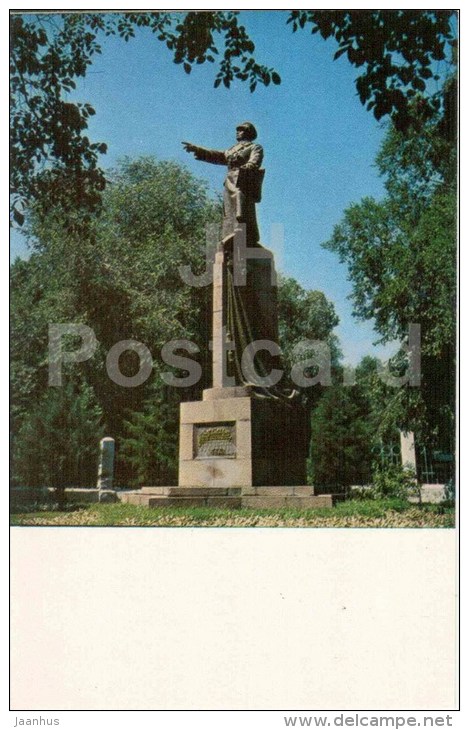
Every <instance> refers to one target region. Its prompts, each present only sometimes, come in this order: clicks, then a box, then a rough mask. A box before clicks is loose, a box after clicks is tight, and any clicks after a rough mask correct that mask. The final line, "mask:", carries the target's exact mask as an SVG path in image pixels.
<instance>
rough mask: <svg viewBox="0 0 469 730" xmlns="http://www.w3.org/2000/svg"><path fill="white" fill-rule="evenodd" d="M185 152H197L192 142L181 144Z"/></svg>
mask: <svg viewBox="0 0 469 730" xmlns="http://www.w3.org/2000/svg"><path fill="white" fill-rule="evenodd" d="M181 144H182V146H183V147H184V149H185V150H186V152H197V146H196V145H195V144H192V142H181Z"/></svg>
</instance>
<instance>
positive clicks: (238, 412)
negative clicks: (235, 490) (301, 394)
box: [179, 394, 306, 487]
mask: <svg viewBox="0 0 469 730" xmlns="http://www.w3.org/2000/svg"><path fill="white" fill-rule="evenodd" d="M210 395H211V394H210ZM302 417H303V416H302V411H301V408H300V407H299V406H296V405H294V404H292V405H290V404H289V403H284V402H282V401H279V402H278V401H273V400H260V399H254V398H250V397H243V396H241V397H225V398H216V399H213V400H209V399H207V400H203V401H197V402H189V403H181V412H180V440H179V486H181V487H250V486H262V485H265V484H270V485H272V486H277V485H279V486H280V485H282V486H285V485H286V486H290V485H295V484H304V483H305V481H306V453H305V448H304V443H302V441H304V434H303V425H304V424H303V423H302Z"/></svg>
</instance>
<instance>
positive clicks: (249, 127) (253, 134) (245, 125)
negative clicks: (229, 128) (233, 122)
mask: <svg viewBox="0 0 469 730" xmlns="http://www.w3.org/2000/svg"><path fill="white" fill-rule="evenodd" d="M236 129H245V130H246V132H249V138H250V139H256V137H257V129H256V128H255V126H254V124H252V123H251V122H242V123H241V124H238V126H237V127H236Z"/></svg>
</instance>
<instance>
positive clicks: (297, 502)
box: [242, 494, 333, 509]
mask: <svg viewBox="0 0 469 730" xmlns="http://www.w3.org/2000/svg"><path fill="white" fill-rule="evenodd" d="M242 506H243V507H250V508H251V509H276V508H278V507H290V508H293V509H319V508H323V507H325V508H329V507H332V506H333V504H332V497H331V495H330V494H321V495H317V496H309V497H308V496H294V495H281V494H277V495H270V496H269V495H250V496H249V495H247V496H246V495H243V497H242Z"/></svg>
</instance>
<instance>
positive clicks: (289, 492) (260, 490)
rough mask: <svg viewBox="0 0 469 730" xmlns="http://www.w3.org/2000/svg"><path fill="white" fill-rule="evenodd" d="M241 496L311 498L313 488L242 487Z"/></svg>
mask: <svg viewBox="0 0 469 730" xmlns="http://www.w3.org/2000/svg"><path fill="white" fill-rule="evenodd" d="M242 494H243V496H252V497H254V496H265V497H299V496H302V497H312V496H313V495H314V487H311V486H290V487H274V486H272V487H243V488H242Z"/></svg>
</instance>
